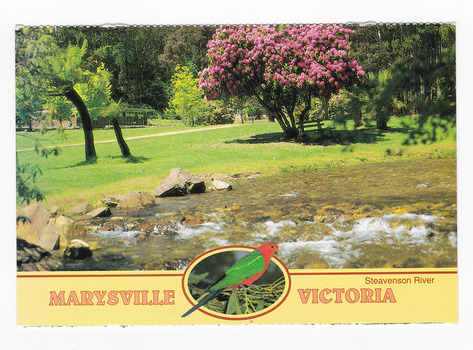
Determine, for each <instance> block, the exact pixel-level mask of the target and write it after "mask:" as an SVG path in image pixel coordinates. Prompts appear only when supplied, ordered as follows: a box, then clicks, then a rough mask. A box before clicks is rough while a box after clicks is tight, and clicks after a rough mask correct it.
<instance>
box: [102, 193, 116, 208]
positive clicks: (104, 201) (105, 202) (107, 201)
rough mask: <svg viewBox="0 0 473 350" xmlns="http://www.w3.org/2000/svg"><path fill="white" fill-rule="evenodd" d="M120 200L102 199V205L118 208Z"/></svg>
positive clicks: (113, 198)
mask: <svg viewBox="0 0 473 350" xmlns="http://www.w3.org/2000/svg"><path fill="white" fill-rule="evenodd" d="M118 203H119V200H118V198H116V197H113V196H106V197H104V198H102V204H103V205H105V206H107V207H116V206H118Z"/></svg>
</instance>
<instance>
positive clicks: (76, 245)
mask: <svg viewBox="0 0 473 350" xmlns="http://www.w3.org/2000/svg"><path fill="white" fill-rule="evenodd" d="M89 256H92V251H91V250H90V247H89V245H88V244H87V243H85V242H84V241H82V240H80V239H73V240H72V241H71V242H70V243H69V245H68V246H67V248H66V250H65V251H64V257H65V258H67V259H85V258H88V257H89Z"/></svg>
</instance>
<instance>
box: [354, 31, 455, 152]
mask: <svg viewBox="0 0 473 350" xmlns="http://www.w3.org/2000/svg"><path fill="white" fill-rule="evenodd" d="M353 57H355V58H357V59H358V60H359V61H360V62H361V63H362V64H363V67H365V68H367V70H368V71H369V72H370V73H369V75H368V84H367V85H368V87H369V89H366V90H363V89H356V94H355V96H356V97H357V98H359V99H360V100H363V103H364V104H365V107H364V108H365V109H367V110H368V112H370V114H371V116H372V117H373V118H376V120H377V122H378V127H379V128H382V129H385V128H386V121H387V118H389V116H390V115H405V114H412V113H415V114H418V115H419V116H420V118H418V124H417V128H414V129H412V128H411V129H410V130H411V132H410V134H409V137H408V139H407V140H406V142H407V143H417V142H423V143H425V142H430V141H435V140H436V139H437V138H438V137H442V136H441V135H446V134H447V133H448V130H452V129H453V128H454V127H455V123H456V112H455V109H456V103H455V100H456V91H455V81H456V79H455V77H456V74H455V27H454V26H453V25H449V24H441V25H440V24H434V25H431V24H415V25H372V26H363V27H359V28H357V35H356V36H355V37H354V42H353ZM354 92H355V91H354ZM434 124H435V127H434V126H433V125H434Z"/></svg>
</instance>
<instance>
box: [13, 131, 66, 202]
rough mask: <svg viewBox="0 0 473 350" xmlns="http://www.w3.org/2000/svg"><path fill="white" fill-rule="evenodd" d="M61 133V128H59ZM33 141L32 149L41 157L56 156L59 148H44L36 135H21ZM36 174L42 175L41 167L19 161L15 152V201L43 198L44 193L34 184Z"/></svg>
mask: <svg viewBox="0 0 473 350" xmlns="http://www.w3.org/2000/svg"><path fill="white" fill-rule="evenodd" d="M59 133H62V130H59ZM23 137H25V138H26V137H28V138H30V139H33V141H34V151H35V152H36V153H37V154H39V155H41V157H43V158H48V156H50V155H54V156H58V155H59V153H60V149H59V148H58V147H57V146H56V147H50V148H45V147H42V146H41V141H40V139H39V138H38V137H34V136H29V135H23ZM38 175H42V171H41V168H40V167H39V166H38V165H36V164H32V163H29V162H20V161H19V160H18V152H17V153H16V197H17V203H18V204H23V203H25V202H26V204H27V205H28V204H30V202H31V201H32V200H36V201H37V202H40V201H43V200H44V195H43V193H42V192H41V190H40V189H39V188H38V187H37V186H36V179H37V177H38Z"/></svg>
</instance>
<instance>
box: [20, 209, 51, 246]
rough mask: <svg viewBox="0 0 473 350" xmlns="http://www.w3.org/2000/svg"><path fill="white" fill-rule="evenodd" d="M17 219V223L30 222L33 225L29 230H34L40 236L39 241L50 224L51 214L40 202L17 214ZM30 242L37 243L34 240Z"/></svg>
mask: <svg viewBox="0 0 473 350" xmlns="http://www.w3.org/2000/svg"><path fill="white" fill-rule="evenodd" d="M16 217H17V218H19V220H17V222H20V221H21V222H22V223H24V224H25V223H26V222H29V223H30V225H31V228H29V229H28V230H30V229H33V230H34V231H35V232H36V234H37V236H38V237H37V239H39V236H40V234H41V232H42V231H43V230H44V228H45V227H46V225H47V224H48V221H49V212H48V211H47V210H46V208H45V207H44V206H43V205H42V204H41V203H40V202H36V203H33V204H30V205H28V206H27V207H25V208H23V209H20V210H19V211H18V212H17V213H16ZM20 238H22V237H20ZM37 239H36V240H37ZM30 242H32V243H35V244H36V243H37V242H36V241H35V240H34V239H33V240H31V241H30Z"/></svg>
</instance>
